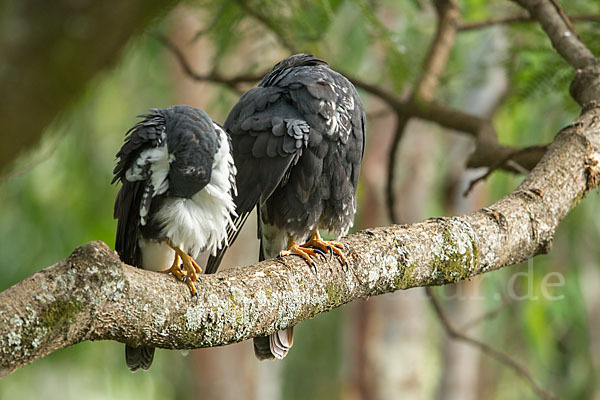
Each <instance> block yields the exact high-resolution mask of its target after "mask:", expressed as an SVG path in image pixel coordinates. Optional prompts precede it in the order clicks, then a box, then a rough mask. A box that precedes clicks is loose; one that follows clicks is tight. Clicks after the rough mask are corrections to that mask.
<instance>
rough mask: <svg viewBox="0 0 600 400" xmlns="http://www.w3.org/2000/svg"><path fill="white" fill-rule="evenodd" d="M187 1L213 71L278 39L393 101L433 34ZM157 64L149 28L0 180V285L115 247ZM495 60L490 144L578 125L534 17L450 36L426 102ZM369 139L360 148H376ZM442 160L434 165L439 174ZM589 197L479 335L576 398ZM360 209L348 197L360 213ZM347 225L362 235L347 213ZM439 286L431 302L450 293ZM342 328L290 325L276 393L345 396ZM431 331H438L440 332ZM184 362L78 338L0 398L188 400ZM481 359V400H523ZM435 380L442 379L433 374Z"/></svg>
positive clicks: (421, 5)
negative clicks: (389, 93) (501, 71)
mask: <svg viewBox="0 0 600 400" xmlns="http://www.w3.org/2000/svg"><path fill="white" fill-rule="evenodd" d="M240 4H245V5H240ZM187 6H188V7H190V8H192V9H195V8H198V9H202V10H203V13H202V14H201V15H204V16H205V17H204V19H203V24H204V26H206V27H207V28H208V29H207V35H208V37H209V38H210V40H211V42H212V43H213V44H214V54H212V55H211V57H212V56H214V58H213V63H214V65H215V67H216V68H219V69H223V70H225V71H229V72H231V71H234V72H235V71H239V72H245V71H246V69H249V70H250V71H254V72H257V71H263V70H264V69H265V68H266V67H269V66H271V65H272V64H273V63H274V62H276V61H278V60H276V59H272V60H263V59H261V57H260V54H261V51H260V49H261V48H264V49H268V48H270V47H272V46H279V47H283V48H285V47H286V46H288V47H293V48H294V49H297V50H302V51H307V52H314V53H316V54H317V55H321V56H322V57H324V58H326V59H327V60H328V61H329V62H330V64H332V65H333V66H334V67H335V68H336V69H338V70H340V71H343V72H347V73H351V74H353V75H355V76H360V77H362V78H363V79H364V80H366V81H369V82H372V83H376V84H379V85H382V86H384V87H387V88H388V89H393V90H394V91H396V92H398V93H402V92H403V91H405V90H407V89H408V88H410V87H411V84H412V83H414V81H415V79H416V77H417V76H418V74H419V72H420V68H421V62H422V60H423V57H424V55H425V51H426V49H427V45H428V43H429V40H430V38H431V35H432V33H433V31H434V28H435V14H434V13H433V12H432V9H431V6H430V5H429V4H428V3H427V2H421V1H418V0H413V1H402V2H397V1H392V0H378V1H376V0H372V1H367V0H353V1H350V0H347V1H342V0H335V1H325V0H312V1H305V0H293V1H282V0H260V1H251V2H242V3H238V2H235V1H222V2H215V1H195V2H190V3H189V4H188V5H187ZM460 7H461V11H462V13H463V17H464V18H465V19H466V20H471V21H479V20H482V19H486V18H491V17H497V16H498V15H512V14H514V13H516V12H518V11H519V10H518V9H517V8H516V7H514V6H511V5H510V4H508V5H507V4H504V3H494V4H488V2H484V1H480V0H465V1H461V2H460ZM567 12H568V13H573V14H576V13H596V14H597V13H600V4H599V3H597V2H590V1H582V0H580V1H574V2H569V4H568V7H567ZM257 21H262V22H261V23H259V22H257ZM173 23H174V22H173V19H172V18H171V19H169V18H167V20H166V21H164V22H161V23H160V24H159V25H158V26H155V27H153V28H152V31H159V32H164V33H168V32H169V31H170V30H171V29H172V28H173V26H172V24H173ZM265 25H266V26H267V27H268V29H266V28H265ZM577 28H578V32H579V34H580V36H581V37H582V38H583V40H584V41H585V43H586V44H587V45H588V46H590V48H592V50H593V51H594V52H595V54H600V29H599V28H598V24H579V25H577ZM273 32H275V34H274V33H273ZM499 32H500V33H502V34H503V35H504V38H505V39H506V41H507V43H508V48H507V50H506V52H505V54H503V55H502V57H501V59H500V60H497V61H494V62H493V63H490V62H489V58H490V57H489V56H490V54H489V53H488V49H489V41H490V40H492V35H497V34H498V33H499ZM249 34H250V35H254V37H256V35H263V36H264V37H265V38H266V39H265V40H264V41H262V42H261V44H258V45H257V44H254V46H255V47H256V48H257V51H256V57H254V58H253V59H251V60H244V61H243V62H240V61H241V60H239V59H236V54H237V52H238V51H239V49H240V47H241V46H246V45H248V44H247V40H245V38H246V35H249ZM277 35H279V36H280V38H278V37H277ZM284 52H285V51H284ZM168 57H169V56H168V52H167V51H166V50H165V49H164V48H163V47H162V46H161V45H160V44H159V43H158V42H157V41H156V40H155V39H153V37H152V36H151V35H149V34H146V35H142V36H141V37H140V38H138V39H136V40H133V41H132V42H131V43H130V45H129V47H128V50H127V51H126V53H125V56H124V57H123V59H122V60H121V62H120V63H119V65H118V67H116V68H115V69H113V70H111V71H110V72H107V73H105V74H102V75H101V76H98V77H97V78H96V80H95V81H94V82H93V83H92V84H91V85H89V87H88V88H87V90H86V92H85V94H84V95H83V96H82V97H81V98H80V99H79V101H78V102H77V103H76V104H74V105H73V106H72V107H71V109H70V110H69V111H68V112H66V113H65V114H64V115H63V116H61V117H60V118H59V119H58V120H57V121H55V123H54V124H53V126H52V127H50V128H49V129H48V132H47V133H46V135H45V137H44V140H43V143H42V144H41V145H40V147H39V149H38V150H36V151H35V152H33V153H32V154H28V155H26V156H24V157H21V159H19V161H18V162H17V163H16V165H15V166H14V168H13V170H12V171H11V172H9V174H8V175H6V176H5V177H3V178H2V181H0V204H1V205H2V206H1V207H0V221H1V222H0V255H1V257H0V289H2V290H3V289H5V288H8V287H9V286H11V285H13V284H15V283H16V282H18V281H20V280H22V279H24V278H26V277H27V276H29V275H31V274H33V273H34V272H35V271H38V270H39V269H41V268H43V267H45V266H48V265H51V264H53V263H54V262H56V261H58V260H60V259H62V258H64V257H66V256H67V255H68V254H69V253H70V252H71V251H72V250H73V248H74V247H76V246H78V245H81V244H83V243H85V242H88V241H90V240H103V241H105V242H106V243H108V244H109V246H111V247H113V246H114V234H115V228H116V224H115V222H114V220H113V219H112V207H113V201H114V196H115V194H116V190H117V188H116V187H115V186H111V185H110V180H111V177H112V174H111V172H112V167H113V166H114V160H115V159H114V155H115V153H116V151H117V150H118V148H119V147H120V145H121V143H122V140H123V135H124V133H125V131H126V130H127V129H128V128H129V127H130V126H132V125H133V124H134V123H135V121H136V119H135V116H136V115H138V114H141V113H144V112H145V110H147V109H148V108H151V107H166V106H168V105H171V104H173V103H174V93H173V91H172V86H173V81H172V79H173V74H172V72H171V70H170V69H171V68H174V67H173V65H172V64H170V63H169V62H168V60H169V58H168ZM498 65H500V66H502V67H504V68H505V70H506V71H507V72H508V75H509V80H510V87H509V92H508V93H507V95H506V98H505V100H504V103H503V105H502V107H501V108H500V109H499V111H498V113H497V114H496V116H495V118H494V124H495V125H496V127H497V129H498V132H499V133H500V135H501V136H500V141H501V142H503V143H507V144H512V145H514V146H518V147H521V146H526V145H531V144H538V143H546V142H548V141H551V140H552V138H553V135H554V134H555V133H556V132H558V131H559V130H560V129H561V128H562V127H563V126H565V125H566V124H568V123H569V122H570V121H572V120H574V119H575V118H576V117H577V113H578V107H577V105H576V104H575V103H574V102H573V101H572V100H571V98H570V97H569V95H568V85H569V82H570V79H571V78H572V76H573V71H572V70H571V69H570V68H569V67H568V65H567V64H566V63H565V62H564V61H563V60H562V59H561V58H560V57H559V56H558V55H557V54H556V53H555V52H554V51H553V49H552V48H551V47H550V45H549V42H548V40H547V38H546V37H545V35H544V34H543V32H542V31H541V30H540V29H539V28H538V27H537V26H535V25H534V24H519V25H514V26H510V27H506V28H504V29H502V30H501V31H499V30H498V29H495V28H494V29H488V30H481V31H474V32H465V33H461V34H460V37H459V39H458V42H457V45H456V47H455V49H454V51H453V53H452V57H451V60H450V64H449V66H448V68H447V70H446V73H445V75H444V76H443V77H442V84H441V89H440V92H439V94H438V96H437V97H438V98H439V99H440V100H443V101H445V102H448V103H449V104H451V105H453V106H455V107H461V108H462V107H464V106H465V105H466V104H468V96H469V93H471V92H473V91H476V90H477V89H478V88H479V87H480V86H482V85H483V84H484V83H485V81H486V79H487V77H488V75H487V73H488V71H489V69H490V68H492V67H495V66H498ZM49 79H51V77H49ZM361 94H362V95H363V98H364V99H365V100H366V104H367V107H370V106H372V104H373V101H371V99H370V98H369V96H368V95H367V94H366V93H364V92H362V93H361ZM235 98H236V97H235V96H234V95H232V94H231V92H230V91H229V90H228V89H226V88H222V89H221V90H220V91H219V92H218V93H217V95H215V96H214V98H213V101H212V102H211V106H210V107H209V108H208V109H207V111H208V112H209V114H211V115H212V116H213V117H214V119H215V120H217V121H219V122H222V121H223V120H224V117H225V116H226V113H227V110H228V109H229V108H230V107H231V105H232V102H233V101H235ZM370 110H371V108H370ZM372 137H373V135H372V136H370V138H369V142H368V146H378V142H377V141H375V140H373V139H372ZM440 137H442V136H440ZM445 142H447V140H445ZM444 154H446V153H442V154H441V155H440V156H443V155H444ZM447 162H448V161H447V160H440V163H441V164H443V165H445V164H444V163H447ZM436 173H437V174H438V175H439V176H436V177H435V178H436V180H437V181H439V182H440V185H438V187H437V189H436V191H437V192H435V193H431V196H430V197H429V199H430V201H429V203H428V205H427V209H428V211H429V214H428V215H441V214H443V205H442V204H441V202H440V199H441V198H442V196H443V191H444V190H445V188H444V184H443V183H444V181H445V179H446V178H447V174H448V170H447V167H444V168H440V169H439V170H437V171H436ZM521 179H522V177H521V176H514V175H510V174H507V173H503V172H497V173H495V174H494V175H493V176H492V177H491V179H489V180H488V182H486V183H485V184H484V185H486V187H487V188H488V193H489V198H488V199H487V203H489V202H491V201H494V200H496V199H498V198H499V197H501V196H502V195H504V194H506V193H508V192H509V191H511V190H512V189H513V188H514V187H515V186H516V185H517V184H518V183H519V182H520V180H521ZM359 195H360V193H359ZM361 198H362V196H361ZM597 200H598V199H597V193H596V192H593V193H591V194H589V195H588V198H587V199H585V200H584V201H583V202H582V203H581V204H580V205H579V206H578V207H577V208H576V209H575V210H574V211H573V212H572V213H571V214H570V215H569V216H568V217H567V219H566V220H565V221H564V222H563V224H562V225H561V226H560V228H559V230H558V232H557V237H556V239H555V241H554V247H553V251H552V253H551V254H550V255H547V256H540V257H536V258H535V259H534V261H533V265H534V269H533V289H534V292H533V295H535V296H538V299H537V300H528V301H519V302H515V303H514V304H511V305H510V306H509V307H508V308H507V309H506V310H505V311H503V312H501V313H500V314H499V315H498V316H497V317H496V318H493V319H489V320H486V321H485V322H484V324H483V338H484V339H485V341H487V342H488V343H492V344H494V345H495V346H497V347H500V348H502V349H504V350H505V351H506V352H508V353H510V354H514V355H516V357H517V358H518V359H519V360H521V361H522V362H523V363H524V364H526V365H528V367H529V369H530V371H531V373H532V374H533V375H534V376H535V377H537V378H538V379H540V381H541V382H542V385H543V386H545V387H548V388H550V389H552V390H554V391H555V392H556V393H558V394H559V395H560V396H561V397H562V398H569V399H587V398H591V397H592V396H593V395H594V394H596V395H598V393H600V388H599V386H598V385H599V383H598V381H599V380H598V376H599V373H600V371H598V370H597V369H594V365H593V362H592V354H591V351H592V350H591V348H592V343H591V342H590V341H591V339H590V336H589V329H588V314H587V312H586V306H585V299H584V298H583V294H582V288H581V283H582V279H583V278H582V272H581V270H582V268H583V267H584V266H587V267H588V268H595V269H597V268H598V259H599V256H600V254H599V250H598V246H597V245H596V244H597V243H598V242H599V241H600V224H599V223H598V217H597V216H598V215H599V212H600V210H599V205H598V201H597ZM369 206H370V205H368V204H364V203H361V204H359V209H360V208H361V207H369ZM357 224H358V227H360V219H359V220H358V221H357ZM516 271H524V272H527V271H528V269H527V265H521V266H515V267H512V268H507V269H505V270H501V271H498V272H494V273H491V274H488V276H487V277H486V279H485V280H484V281H483V284H482V291H483V293H484V295H485V296H486V300H485V301H486V305H487V308H489V309H492V308H494V307H496V306H497V305H498V304H499V299H498V298H497V296H494V294H496V293H498V287H506V282H507V281H508V280H509V279H510V276H511V275H512V274H513V273H515V272H516ZM549 272H559V273H560V274H562V275H563V276H564V279H565V285H564V286H562V287H558V288H555V289H554V290H553V291H552V292H553V294H555V295H562V296H564V298H563V299H562V300H560V301H549V300H545V299H544V297H543V296H542V295H541V294H540V293H539V290H540V287H541V281H542V279H543V278H544V276H545V275H546V274H547V273H549ZM440 290H441V292H440V293H443V291H444V290H447V289H440ZM423 318H429V319H431V325H432V327H437V326H438V325H437V323H436V321H435V318H434V317H433V316H432V315H429V316H423ZM343 323H344V309H343V308H342V309H340V310H336V311H334V312H331V313H329V314H327V315H322V316H319V317H318V318H315V319H314V320H311V321H307V322H305V323H303V324H301V325H300V326H299V327H298V331H299V333H298V335H297V342H296V345H295V348H294V351H293V352H291V353H290V356H289V358H288V360H287V361H286V364H285V371H284V375H283V379H284V385H283V387H284V389H283V393H284V398H285V399H301V398H311V399H332V398H341V397H342V396H343V394H342V393H343V392H342V379H343V378H342V375H343V369H344V365H343V354H342V347H341V343H340V341H339V340H338V338H339V337H340V336H341V334H342V328H343ZM432 329H437V328H432ZM442 334H443V333H442V332H441V330H440V332H439V335H442ZM399 340H400V339H399ZM437 341H439V338H438V339H435V338H434V339H432V346H435V345H436V342H437ZM599 345H600V344H597V343H596V344H595V346H596V347H597V346H599ZM425 351H426V350H425V349H424V353H425ZM424 357H425V354H424ZM432 359H433V360H435V359H436V357H433V358H432ZM187 360H188V358H185V357H182V356H181V355H180V353H179V352H164V351H163V352H160V355H159V356H158V357H157V359H156V360H155V363H154V365H153V366H152V368H151V370H150V371H149V372H147V373H136V374H130V373H129V372H128V371H127V369H126V367H125V365H124V362H123V348H122V345H120V344H118V343H112V342H98V343H90V342H88V343H82V344H79V345H77V346H73V347H71V348H67V349H64V350H61V351H58V352H55V353H53V354H51V355H50V356H48V357H46V358H44V359H42V360H40V361H37V362H35V363H33V364H32V365H30V366H27V367H25V368H22V369H20V370H18V371H17V372H15V373H13V374H12V375H10V376H8V377H7V378H5V379H3V380H2V381H1V382H0V398H3V399H4V398H5V399H15V398H24V399H28V398H42V397H43V398H46V399H51V398H60V399H75V398H86V399H96V398H97V399H106V398H115V399H121V398H122V399H128V398H145V399H170V398H173V399H175V398H193V397H196V396H200V397H201V394H198V393H195V394H194V393H191V391H190V389H189V388H190V387H191V385H190V384H189V382H190V380H192V379H194V374H195V373H198V372H194V371H192V370H189V369H186V366H187V365H188V364H187ZM482 365H483V367H484V368H487V369H489V370H491V371H493V374H492V375H493V377H494V378H493V382H491V383H490V384H489V388H488V389H487V390H488V392H486V398H495V399H527V398H534V396H533V394H532V392H531V390H530V388H529V387H528V386H527V385H526V384H525V383H524V382H523V380H522V379H521V378H520V377H518V376H516V375H515V374H514V373H513V372H512V371H510V370H508V369H507V368H504V367H502V366H501V365H499V364H497V363H495V362H494V361H490V360H488V359H484V364H482ZM432 371H433V372H432V374H436V373H437V374H439V373H440V372H439V371H438V370H437V369H436V368H435V366H432ZM436 371H437V372H436Z"/></svg>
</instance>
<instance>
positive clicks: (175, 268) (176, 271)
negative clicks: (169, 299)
mask: <svg viewBox="0 0 600 400" xmlns="http://www.w3.org/2000/svg"><path fill="white" fill-rule="evenodd" d="M159 272H161V273H163V274H168V273H171V274H173V275H175V278H177V280H179V281H182V282H185V280H186V276H185V274H184V273H183V271H182V270H181V267H180V266H179V254H177V252H175V259H174V260H173V264H172V265H171V268H167V269H163V270H162V271H159Z"/></svg>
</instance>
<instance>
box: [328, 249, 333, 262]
mask: <svg viewBox="0 0 600 400" xmlns="http://www.w3.org/2000/svg"><path fill="white" fill-rule="evenodd" d="M327 252H328V253H329V261H331V259H332V258H333V247H331V246H327Z"/></svg>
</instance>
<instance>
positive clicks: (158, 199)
mask: <svg viewBox="0 0 600 400" xmlns="http://www.w3.org/2000/svg"><path fill="white" fill-rule="evenodd" d="M140 117H142V118H144V119H143V120H142V121H140V122H138V123H137V124H136V125H135V126H134V127H133V128H131V129H130V130H129V131H128V132H127V137H126V138H125V143H124V144H123V147H121V150H120V151H119V152H118V153H117V158H118V162H117V166H116V167H115V169H114V179H113V181H112V183H114V182H116V181H120V182H121V183H122V186H121V189H120V190H119V193H118V194H117V198H116V201H115V212H114V217H115V218H116V219H118V224H117V237H116V241H115V249H116V251H117V252H118V253H119V256H120V257H121V260H123V262H125V263H127V264H130V265H134V266H137V267H140V268H144V269H149V270H153V271H161V272H170V273H172V274H173V275H175V276H176V277H177V278H178V279H179V280H182V281H185V282H186V283H187V284H188V286H189V288H190V290H191V291H192V294H196V288H195V287H194V282H195V281H196V280H197V274H198V273H201V272H202V270H201V269H200V267H199V266H198V264H196V261H194V259H195V258H196V257H197V256H198V254H199V253H200V252H203V251H210V252H211V253H212V254H216V253H217V250H218V249H219V248H220V247H221V246H223V245H224V244H225V243H226V240H227V229H228V228H229V229H233V227H234V224H233V220H232V218H235V216H236V214H235V205H234V201H233V196H234V195H235V193H236V188H235V173H236V170H235V166H234V164H233V158H232V155H231V151H230V143H229V137H228V135H227V134H226V133H225V131H223V129H222V128H221V127H220V126H219V125H217V124H216V123H214V122H213V121H212V120H211V119H210V118H209V117H208V115H206V113H205V112H204V111H202V110H199V109H196V108H193V107H190V106H173V107H169V108H165V109H152V110H150V113H149V114H146V115H142V116H140ZM180 261H181V263H180ZM153 357H154V348H151V347H147V346H141V347H131V346H126V348H125V359H126V362H127V366H128V367H129V368H130V369H131V370H132V371H135V370H137V369H138V368H142V369H148V368H149V367H150V365H151V364H152V359H153Z"/></svg>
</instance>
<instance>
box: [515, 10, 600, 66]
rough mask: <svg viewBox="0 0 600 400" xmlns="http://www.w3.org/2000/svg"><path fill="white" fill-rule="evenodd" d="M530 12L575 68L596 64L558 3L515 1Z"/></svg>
mask: <svg viewBox="0 0 600 400" xmlns="http://www.w3.org/2000/svg"><path fill="white" fill-rule="evenodd" d="M515 2H516V3H518V4H519V5H520V6H521V7H523V8H525V9H526V10H527V11H529V14H531V16H532V17H533V18H535V19H536V20H537V21H538V22H539V23H540V25H541V26H542V28H543V29H544V31H545V32H546V34H547V35H548V37H549V38H550V41H551V42H552V46H554V48H555V49H556V51H557V52H558V53H559V54H560V55H561V56H562V57H563V58H564V59H565V60H567V62H568V63H569V64H571V65H572V66H573V67H575V68H577V69H579V68H585V67H586V66H588V65H590V64H592V63H594V61H595V57H594V55H593V54H592V52H591V51H590V50H589V49H588V48H587V47H586V46H585V45H584V44H583V43H582V42H581V40H580V39H579V37H577V33H575V30H574V28H573V25H572V24H571V21H569V18H568V17H567V16H566V14H565V13H564V12H563V11H562V9H561V8H560V6H559V5H558V3H556V1H551V0H515Z"/></svg>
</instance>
